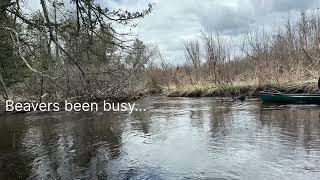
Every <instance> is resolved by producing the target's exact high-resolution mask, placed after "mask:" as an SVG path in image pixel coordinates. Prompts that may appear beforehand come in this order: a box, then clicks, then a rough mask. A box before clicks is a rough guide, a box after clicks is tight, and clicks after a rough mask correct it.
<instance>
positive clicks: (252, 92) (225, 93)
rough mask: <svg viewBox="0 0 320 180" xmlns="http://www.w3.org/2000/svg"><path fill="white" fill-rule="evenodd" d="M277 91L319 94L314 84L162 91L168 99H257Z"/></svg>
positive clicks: (225, 86)
mask: <svg viewBox="0 0 320 180" xmlns="http://www.w3.org/2000/svg"><path fill="white" fill-rule="evenodd" d="M264 90H277V91H280V92H283V93H297V94H301V93H316V92H319V89H318V87H317V83H316V82H303V83H297V84H264V85H245V84H244V85H237V84H229V85H221V86H218V85H214V84H205V85H182V86H180V87H171V88H169V89H164V90H163V91H164V94H165V95H166V96H168V97H238V96H246V97H258V96H259V92H260V91H264Z"/></svg>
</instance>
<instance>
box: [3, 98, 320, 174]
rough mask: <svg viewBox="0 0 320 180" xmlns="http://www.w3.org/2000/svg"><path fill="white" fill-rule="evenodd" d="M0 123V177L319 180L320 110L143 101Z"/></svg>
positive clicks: (191, 100)
mask: <svg viewBox="0 0 320 180" xmlns="http://www.w3.org/2000/svg"><path fill="white" fill-rule="evenodd" d="M136 103H138V105H139V106H140V107H141V108H145V109H146V111H145V112H134V113H132V114H128V113H119V112H90V113H88V112H86V113H84V112H82V113H75V112H55V113H35V112H33V113H28V114H14V115H2V116H0V179H26V178H29V179H253V180H254V179H289V180H294V179H301V180H312V179H320V106H311V105H309V106H306V105H286V106H266V105H262V104H261V102H259V101H258V100H248V101H245V102H243V103H241V102H229V101H222V100H221V99H219V98H168V97H148V98H144V99H141V100H139V101H137V102H136Z"/></svg>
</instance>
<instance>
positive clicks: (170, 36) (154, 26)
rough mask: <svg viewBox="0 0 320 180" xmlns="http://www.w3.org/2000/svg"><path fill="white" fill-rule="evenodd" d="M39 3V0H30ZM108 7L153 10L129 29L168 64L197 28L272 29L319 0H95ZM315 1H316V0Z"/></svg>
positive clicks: (227, 32) (177, 59)
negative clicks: (156, 48)
mask: <svg viewBox="0 0 320 180" xmlns="http://www.w3.org/2000/svg"><path fill="white" fill-rule="evenodd" d="M30 1H31V4H33V5H35V6H36V5H39V0H30ZM98 1H99V2H101V3H105V4H107V5H108V6H109V7H112V8H123V9H128V10H141V9H144V8H145V7H146V6H147V4H148V3H150V2H151V3H155V7H154V11H153V12H152V13H151V14H150V15H148V16H147V17H145V18H144V19H143V20H141V21H140V22H139V23H138V27H136V28H135V29H134V30H133V31H134V32H136V33H137V34H138V36H139V38H141V39H142V40H144V41H145V42H148V43H156V44H158V46H159V48H160V50H161V52H162V54H163V56H164V57H165V58H166V59H168V60H170V61H171V62H172V63H175V64H179V63H182V62H184V51H183V43H184V42H185V41H186V40H189V39H193V38H196V37H197V36H199V33H200V32H201V30H204V31H207V32H219V33H221V34H222V35H223V36H225V37H226V38H232V39H237V38H238V39H239V37H241V34H243V33H245V32H248V31H249V29H253V28H255V27H264V28H274V27H276V26H278V25H279V24H280V23H283V22H284V21H285V19H286V18H287V17H288V16H291V17H294V16H297V15H298V14H299V13H300V11H301V10H308V9H316V8H317V7H318V3H320V0H98ZM317 1H319V2H317Z"/></svg>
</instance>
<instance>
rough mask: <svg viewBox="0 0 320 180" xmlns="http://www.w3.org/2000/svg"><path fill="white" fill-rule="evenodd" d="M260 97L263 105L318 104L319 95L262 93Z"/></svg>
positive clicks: (319, 100)
mask: <svg viewBox="0 0 320 180" xmlns="http://www.w3.org/2000/svg"><path fill="white" fill-rule="evenodd" d="M260 95H261V100H262V101H263V102H264V103H284V104H320V94H284V93H280V92H270V91H262V92H260Z"/></svg>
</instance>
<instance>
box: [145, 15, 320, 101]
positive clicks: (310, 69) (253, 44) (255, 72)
mask: <svg viewBox="0 0 320 180" xmlns="http://www.w3.org/2000/svg"><path fill="white" fill-rule="evenodd" d="M239 41H240V42H239ZM239 41H238V42H235V41H232V40H230V38H226V37H225V36H223V35H222V34H220V33H208V32H202V33H201V35H200V36H199V38H196V39H193V40H189V41H187V42H185V45H184V46H185V60H186V61H185V62H186V63H184V64H183V65H178V66H177V65H173V64H170V63H168V61H166V60H164V59H162V61H161V62H160V65H159V66H158V67H157V68H156V70H154V71H153V74H152V76H151V77H152V79H153V80H152V81H154V82H157V83H156V84H159V85H160V86H161V87H162V89H163V90H164V91H165V92H166V94H167V95H169V96H238V95H247V96H253V95H257V92H259V91H261V90H267V89H276V90H280V91H283V92H291V93H303V92H316V91H318V88H317V80H318V78H319V65H320V64H319V61H320V16H319V14H318V12H301V14H300V16H299V17H298V18H288V19H287V20H286V21H285V22H284V23H283V24H282V25H281V26H279V27H277V28H274V29H264V28H257V29H255V30H254V31H251V32H248V33H244V34H243V35H242V38H241V40H239Z"/></svg>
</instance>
